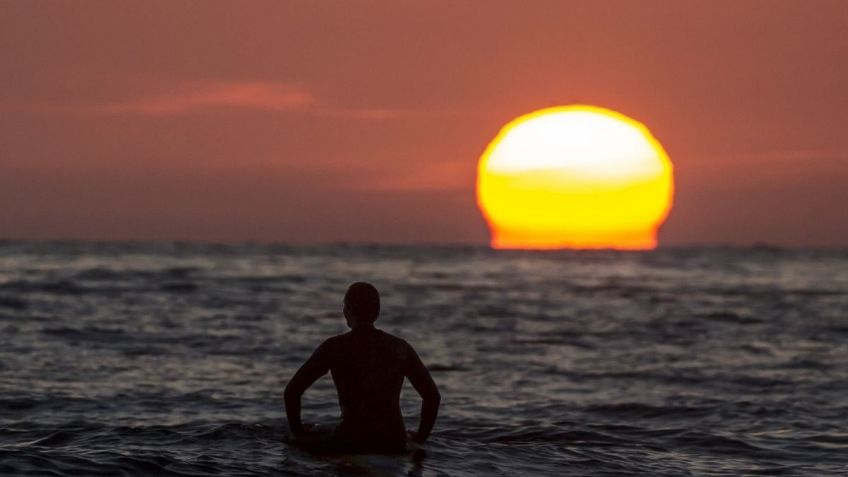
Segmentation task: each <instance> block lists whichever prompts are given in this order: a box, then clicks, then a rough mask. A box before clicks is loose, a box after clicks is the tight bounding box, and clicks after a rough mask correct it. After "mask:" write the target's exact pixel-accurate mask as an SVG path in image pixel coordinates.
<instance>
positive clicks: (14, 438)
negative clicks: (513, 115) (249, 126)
mask: <svg viewBox="0 0 848 477" xmlns="http://www.w3.org/2000/svg"><path fill="white" fill-rule="evenodd" d="M356 280H368V281H372V282H374V283H375V284H376V285H377V286H378V288H380V290H381V291H382V293H383V305H384V306H383V316H382V317H381V319H380V321H379V322H378V325H379V326H380V327H382V328H383V329H384V330H386V331H389V332H391V333H395V334H397V335H399V336H401V337H403V338H405V339H406V340H407V341H409V342H410V343H411V344H412V345H413V346H414V347H416V348H417V350H418V352H419V354H420V355H421V357H422V359H423V360H424V362H425V363H426V364H427V365H428V366H429V367H430V369H431V371H432V373H433V376H434V378H435V380H436V382H437V383H438V385H439V387H440V389H441V392H442V396H443V401H442V410H441V415H440V417H439V420H438V422H437V425H436V429H435V431H434V434H433V436H432V438H431V440H430V441H429V442H428V443H427V445H426V455H425V456H424V457H423V458H422V459H410V458H405V457H395V458H374V459H372V460H370V461H367V462H365V463H363V461H362V460H352V459H340V458H318V457H313V456H311V455H309V454H306V453H304V452H303V451H301V450H298V449H295V448H292V447H289V446H288V445H286V444H284V443H283V440H282V439H283V436H284V434H285V430H286V421H285V418H284V413H283V408H282V398H281V396H282V390H283V387H284V386H285V384H286V381H287V379H288V378H289V377H290V376H291V375H292V374H293V372H294V371H295V370H296V369H297V367H298V366H299V364H300V363H301V362H302V361H303V360H304V359H305V358H306V357H307V356H308V355H309V353H311V351H312V350H313V349H314V348H315V347H316V346H317V345H318V344H319V343H320V342H321V341H322V340H323V339H324V338H326V337H327V336H329V335H332V334H337V333H341V332H344V331H346V328H345V325H344V320H343V319H342V317H341V299H342V294H343V293H344V291H345V288H346V287H347V285H348V284H349V283H350V282H352V281H356ZM0 390H1V391H2V393H0V474H3V475H15V474H18V475H61V476H69V475H174V476H206V475H230V476H254V475H257V476H258V475H298V476H306V475H317V476H324V475H347V474H357V473H359V474H362V472H366V471H370V472H372V473H378V471H379V472H382V473H381V474H380V475H422V476H437V475H450V476H471V475H498V476H535V475H558V476H559V475H573V476H628V475H633V476H637V475H638V476H643V475H647V476H664V475H668V476H685V475H728V476H738V475H767V476H778V475H804V476H822V475H848V253H845V252H824V251H818V252H815V251H789V250H777V249H770V248H752V249H727V248H712V249H708V248H703V249H669V250H661V251H656V252H650V253H618V252H547V253H530V252H494V251H490V250H487V249H484V248H434V247H365V246H362V247H359V246H357V247H353V246H334V247H313V248H297V247H282V246H259V245H244V246H214V245H191V244H86V243H64V244H62V243H59V244H56V243H53V244H50V243H41V244H29V243H15V242H5V243H0ZM403 405H404V412H405V415H406V416H407V421H408V427H410V428H414V427H415V425H416V423H417V411H418V409H417V406H418V405H419V401H418V398H417V396H416V395H415V392H414V391H413V390H412V389H411V387H410V386H409V385H408V384H407V385H406V386H405V390H404V396H403ZM337 413H338V408H337V404H336V401H335V394H334V391H333V388H332V383H331V380H330V379H329V377H325V378H323V379H322V380H320V381H319V382H318V383H316V385H315V386H314V387H313V388H312V389H310V390H309V391H307V393H306V395H305V396H304V417H305V420H306V421H307V422H321V423H328V422H332V420H333V419H334V418H335V417H336V416H337ZM375 459H376V460H375ZM380 459H383V460H380ZM369 466H370V467H369ZM376 468H378V470H375V469H376Z"/></svg>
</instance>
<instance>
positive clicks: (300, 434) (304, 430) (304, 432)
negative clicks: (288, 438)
mask: <svg viewBox="0 0 848 477" xmlns="http://www.w3.org/2000/svg"><path fill="white" fill-rule="evenodd" d="M313 427H314V426H313V425H312V424H304V425H303V426H301V428H300V429H299V430H298V431H297V432H292V434H293V435H294V437H295V439H303V438H304V437H306V436H308V435H309V431H311V430H312V428H313Z"/></svg>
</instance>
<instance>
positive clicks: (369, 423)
mask: <svg viewBox="0 0 848 477" xmlns="http://www.w3.org/2000/svg"><path fill="white" fill-rule="evenodd" d="M315 358H316V359H317V360H318V361H319V363H320V365H321V367H322V368H324V369H329V370H330V372H331V373H332V376H333V382H334V383H335V385H336V390H337V392H338V395H339V407H340V408H341V423H340V424H339V426H338V428H337V429H336V436H337V437H338V438H339V439H341V440H342V441H343V442H345V443H346V444H348V445H350V446H353V447H357V448H373V449H380V450H403V447H404V445H405V443H406V428H405V426H404V423H403V416H402V414H401V411H400V392H401V388H402V387H403V380H404V377H405V376H409V375H410V374H411V373H414V372H416V371H417V370H418V369H420V368H423V364H421V362H420V359H419V358H418V355H417V354H416V353H415V351H414V350H413V349H412V347H411V346H410V345H409V344H408V343H407V342H406V341H404V340H402V339H400V338H397V337H395V336H392V335H390V334H388V333H386V332H384V331H381V330H378V329H369V330H356V331H350V332H348V333H345V334H343V335H338V336H334V337H332V338H330V339H328V340H326V341H325V342H324V343H322V344H321V346H319V347H318V349H317V350H316V352H315ZM419 367H420V368H419Z"/></svg>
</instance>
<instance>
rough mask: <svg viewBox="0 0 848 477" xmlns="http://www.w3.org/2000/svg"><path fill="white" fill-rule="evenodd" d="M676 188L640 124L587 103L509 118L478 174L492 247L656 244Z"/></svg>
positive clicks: (665, 157)
mask: <svg viewBox="0 0 848 477" xmlns="http://www.w3.org/2000/svg"><path fill="white" fill-rule="evenodd" d="M673 189H674V185H673V177H672V165H671V161H670V160H669V158H668V155H666V153H665V151H664V150H663V148H662V146H661V145H660V144H659V142H658V141H657V140H656V139H655V138H654V137H653V136H652V135H651V133H650V132H649V131H648V129H647V128H646V127H645V126H644V125H643V124H641V123H639V122H637V121H635V120H633V119H630V118H628V117H626V116H624V115H622V114H619V113H617V112H615V111H611V110H608V109H604V108H598V107H594V106H584V105H574V106H563V107H555V108H548V109H542V110H539V111H535V112H533V113H530V114H527V115H524V116H521V117H519V118H517V119H515V120H513V121H512V122H510V123H509V124H507V125H506V126H504V128H503V129H501V131H500V133H499V134H498V135H497V137H495V139H494V140H493V141H492V142H491V143H490V144H489V146H488V147H487V148H486V151H485V152H484V153H483V155H482V156H481V158H480V163H479V165H478V173H477V203H478V205H479V206H480V209H481V210H482V212H483V215H484V216H485V217H486V220H487V222H488V223H489V228H490V230H491V244H492V247H494V248H517V249H557V248H577V249H597V248H614V249H652V248H654V247H656V245H657V230H658V229H659V227H660V225H662V223H663V221H664V220H665V218H666V216H667V215H668V212H669V210H670V209H671V204H672V196H673Z"/></svg>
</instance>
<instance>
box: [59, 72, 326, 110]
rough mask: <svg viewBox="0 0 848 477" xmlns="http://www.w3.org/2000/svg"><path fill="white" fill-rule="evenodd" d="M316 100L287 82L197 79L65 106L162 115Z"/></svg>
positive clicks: (297, 106)
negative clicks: (166, 89)
mask: <svg viewBox="0 0 848 477" xmlns="http://www.w3.org/2000/svg"><path fill="white" fill-rule="evenodd" d="M313 102H314V98H313V96H312V95H311V94H310V93H309V92H308V91H306V90H304V89H301V88H298V87H295V86H292V85H289V84H286V83H275V82H262V81H247V82H198V83H195V84H192V85H189V86H187V87H183V88H180V90H179V91H176V92H172V93H162V94H157V95H150V96H148V97H144V98H140V99H133V100H128V101H117V102H110V103H105V104H99V105H92V106H80V107H75V108H66V109H67V110H68V111H69V112H77V113H83V114H144V115H152V116H162V115H173V114H182V113H187V112H192V111H196V110H205V109H210V108H247V109H257V110H265V111H298V110H304V109H306V108H307V107H309V106H310V105H311V104H312V103H313Z"/></svg>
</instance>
